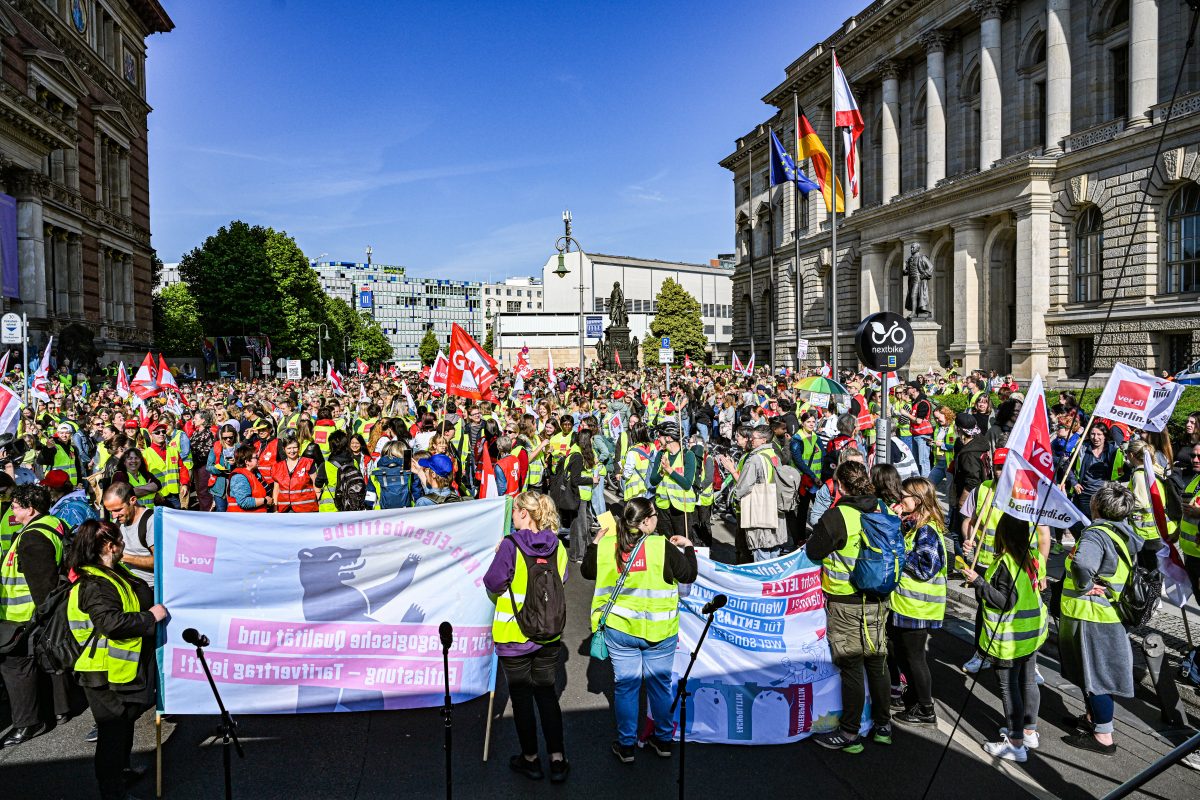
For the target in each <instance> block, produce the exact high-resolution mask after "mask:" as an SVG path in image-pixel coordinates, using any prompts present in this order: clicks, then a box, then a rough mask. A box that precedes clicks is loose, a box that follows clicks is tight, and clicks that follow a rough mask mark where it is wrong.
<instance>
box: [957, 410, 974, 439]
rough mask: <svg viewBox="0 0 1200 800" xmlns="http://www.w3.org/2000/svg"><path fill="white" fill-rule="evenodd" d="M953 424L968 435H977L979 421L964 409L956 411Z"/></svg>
mask: <svg viewBox="0 0 1200 800" xmlns="http://www.w3.org/2000/svg"><path fill="white" fill-rule="evenodd" d="M954 425H955V426H956V427H957V428H958V429H959V430H960V431H962V432H963V433H965V434H967V435H968V436H978V435H979V421H978V420H976V419H975V417H974V416H973V415H971V414H968V413H967V412H965V411H960V412H958V416H956V417H955V418H954Z"/></svg>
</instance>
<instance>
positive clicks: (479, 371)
mask: <svg viewBox="0 0 1200 800" xmlns="http://www.w3.org/2000/svg"><path fill="white" fill-rule="evenodd" d="M499 377H500V367H499V365H497V364H496V359H494V358H492V357H491V356H489V355H488V354H487V352H486V351H485V350H484V349H483V348H482V347H480V346H479V343H478V342H476V341H475V340H474V339H472V338H471V335H470V334H469V333H467V332H466V331H464V330H463V329H462V328H460V327H459V326H458V325H457V324H456V325H454V326H453V327H452V328H451V331H450V369H449V371H448V372H447V374H446V393H447V394H452V395H455V396H457V397H469V398H471V399H472V400H491V401H493V402H495V401H496V396H495V395H493V394H492V384H493V383H495V381H496V379H497V378H499Z"/></svg>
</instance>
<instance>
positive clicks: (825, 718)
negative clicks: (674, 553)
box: [672, 551, 870, 745]
mask: <svg viewBox="0 0 1200 800" xmlns="http://www.w3.org/2000/svg"><path fill="white" fill-rule="evenodd" d="M697 561H698V562H699V566H700V572H699V575H698V576H697V578H696V582H695V583H693V584H692V585H691V587H690V589H689V590H688V592H687V594H686V596H684V597H681V598H680V603H679V647H678V648H677V649H676V651H675V663H674V670H673V673H674V674H673V676H672V681H673V682H675V683H677V682H678V681H679V679H680V678H681V677H682V675H683V673H684V671H685V670H686V669H687V665H688V660H689V659H690V658H691V652H692V650H693V649H695V646H696V641H697V639H699V637H700V632H701V630H703V628H704V620H705V617H704V615H703V614H702V613H701V609H702V608H703V606H704V604H705V603H707V602H709V601H710V600H712V599H713V598H714V597H715V596H716V595H718V594H724V595H726V596H727V597H728V598H729V602H728V603H727V604H726V605H725V607H724V608H722V609H720V610H718V611H717V612H716V616H715V617H714V619H713V625H712V629H711V630H710V631H709V633H708V638H707V639H706V640H705V642H704V646H703V648H701V650H700V654H699V656H698V657H697V659H696V666H695V667H693V668H692V674H691V677H690V679H689V680H688V690H689V691H690V692H691V693H692V696H691V697H690V698H689V700H688V715H687V722H688V729H687V738H688V741H689V742H710V743H716V744H748V745H761V744H781V743H784V742H795V741H799V740H800V739H804V738H806V737H807V736H809V735H810V734H812V733H821V732H824V731H831V730H833V729H834V728H835V727H836V726H837V725H838V720H839V716H840V711H841V702H842V700H841V698H842V692H841V680H840V679H839V677H838V670H837V667H835V666H834V665H833V660H832V658H831V656H830V654H829V643H828V641H827V640H826V637H825V596H824V595H823V594H822V593H821V568H820V566H819V565H816V564H813V563H812V562H811V561H809V560H808V558H807V557H806V556H805V555H804V553H803V552H801V551H797V552H795V553H792V554H790V555H787V556H783V557H782V558H777V559H774V560H772V561H764V562H760V563H756V564H742V565H740V566H734V565H730V564H722V563H719V562H716V561H712V560H710V559H707V558H704V557H699V558H698V559H697ZM868 705H869V704H868ZM864 719H866V720H867V725H866V726H864V727H863V730H864V732H865V730H866V729H867V728H869V724H870V709H869V708H868V709H867V710H866V712H865V714H864ZM676 724H677V725H678V719H676Z"/></svg>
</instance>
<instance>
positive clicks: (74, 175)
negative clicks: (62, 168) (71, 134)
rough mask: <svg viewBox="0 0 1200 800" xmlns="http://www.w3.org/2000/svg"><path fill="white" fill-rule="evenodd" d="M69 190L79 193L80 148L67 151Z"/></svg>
mask: <svg viewBox="0 0 1200 800" xmlns="http://www.w3.org/2000/svg"><path fill="white" fill-rule="evenodd" d="M67 188H68V189H72V190H74V191H76V192H77V191H79V148H78V147H77V146H76V147H72V148H70V149H69V150H67Z"/></svg>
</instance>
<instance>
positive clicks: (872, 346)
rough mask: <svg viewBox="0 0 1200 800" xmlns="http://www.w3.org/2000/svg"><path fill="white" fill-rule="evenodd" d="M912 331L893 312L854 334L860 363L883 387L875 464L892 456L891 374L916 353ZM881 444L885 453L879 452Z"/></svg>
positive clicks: (875, 318)
mask: <svg viewBox="0 0 1200 800" xmlns="http://www.w3.org/2000/svg"><path fill="white" fill-rule="evenodd" d="M914 344H915V343H914V342H913V330H912V326H911V325H909V324H908V320H906V319H905V318H904V317H902V316H900V315H899V314H893V313H892V312H891V311H880V312H879V313H878V314H871V315H870V316H868V317H867V318H866V319H864V320H863V321H862V322H860V323H859V325H858V330H856V331H855V332H854V349H855V351H857V353H858V360H859V361H861V362H862V363H863V364H864V365H865V366H866V367H867V368H868V369H872V370H875V371H876V372H878V373H880V375H881V376H882V377H881V379H880V380H881V382H882V385H881V387H880V394H882V395H883V399H882V400H881V401H880V403H879V411H880V414H879V419H878V420H876V423H875V461H876V463H880V464H887V463H888V462H889V461H890V456H891V454H892V435H891V425H890V422H889V420H888V409H889V407H890V405H891V402H890V398H889V396H888V373H889V372H892V371H895V370H900V369H903V368H904V367H906V366H907V365H908V361H909V359H911V358H912V354H913V346H914ZM881 443H882V445H883V449H882V451H881V450H880V449H879V446H880V444H881Z"/></svg>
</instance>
